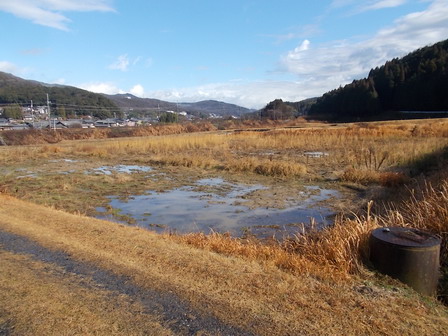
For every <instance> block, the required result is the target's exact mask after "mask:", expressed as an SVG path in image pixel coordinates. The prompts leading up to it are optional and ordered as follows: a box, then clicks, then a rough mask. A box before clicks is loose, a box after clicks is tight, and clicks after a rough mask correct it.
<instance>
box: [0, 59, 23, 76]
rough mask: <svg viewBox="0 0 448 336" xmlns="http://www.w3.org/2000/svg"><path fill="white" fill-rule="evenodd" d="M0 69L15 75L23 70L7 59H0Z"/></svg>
mask: <svg viewBox="0 0 448 336" xmlns="http://www.w3.org/2000/svg"><path fill="white" fill-rule="evenodd" d="M0 71H3V72H8V73H11V74H15V75H18V74H20V73H22V72H24V70H23V69H20V68H19V67H18V66H17V65H15V64H13V63H11V62H8V61H0Z"/></svg>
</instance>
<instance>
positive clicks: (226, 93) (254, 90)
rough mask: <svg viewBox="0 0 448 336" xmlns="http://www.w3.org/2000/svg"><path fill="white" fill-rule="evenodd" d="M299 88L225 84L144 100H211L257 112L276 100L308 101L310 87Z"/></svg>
mask: <svg viewBox="0 0 448 336" xmlns="http://www.w3.org/2000/svg"><path fill="white" fill-rule="evenodd" d="M302 88H303V87H302V86H301V85H300V83H295V82H287V81H257V82H240V83H235V82H227V83H214V84H208V85H203V86H198V87H185V88H176V89H168V90H158V91H151V92H147V93H146V97H150V98H156V99H160V100H166V101H170V102H197V101H201V100H209V99H213V100H220V101H224V102H227V103H232V104H237V105H240V106H244V107H248V108H261V107H263V106H265V105H266V104H267V103H268V102H269V101H271V100H274V99H276V98H281V99H284V100H289V101H297V100H301V99H305V98H306V97H309V96H310V95H311V94H312V92H313V84H312V83H310V85H308V89H306V90H301V89H302ZM308 90H309V92H308Z"/></svg>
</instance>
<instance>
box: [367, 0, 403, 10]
mask: <svg viewBox="0 0 448 336" xmlns="http://www.w3.org/2000/svg"><path fill="white" fill-rule="evenodd" d="M406 2H407V0H380V1H369V2H368V3H367V4H366V5H364V6H361V7H360V11H363V12H364V11H370V10H377V9H383V8H393V7H398V6H401V5H403V4H405V3H406Z"/></svg>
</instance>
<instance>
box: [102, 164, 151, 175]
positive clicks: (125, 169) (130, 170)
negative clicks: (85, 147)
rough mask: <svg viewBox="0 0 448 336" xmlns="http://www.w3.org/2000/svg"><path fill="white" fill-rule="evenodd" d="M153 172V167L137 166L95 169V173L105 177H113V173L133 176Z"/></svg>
mask: <svg viewBox="0 0 448 336" xmlns="http://www.w3.org/2000/svg"><path fill="white" fill-rule="evenodd" d="M152 170H153V169H152V168H151V167H147V166H136V165H117V166H102V167H98V168H95V169H93V171H94V172H95V173H97V174H104V175H112V173H113V172H116V173H125V174H132V173H137V172H143V173H147V172H150V171H152Z"/></svg>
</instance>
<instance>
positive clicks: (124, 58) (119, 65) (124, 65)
mask: <svg viewBox="0 0 448 336" xmlns="http://www.w3.org/2000/svg"><path fill="white" fill-rule="evenodd" d="M129 63H130V62H129V57H128V55H127V54H124V55H120V56H118V59H117V60H116V61H115V62H114V63H112V64H111V65H109V69H112V70H120V71H123V72H125V71H127V70H128V67H129Z"/></svg>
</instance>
